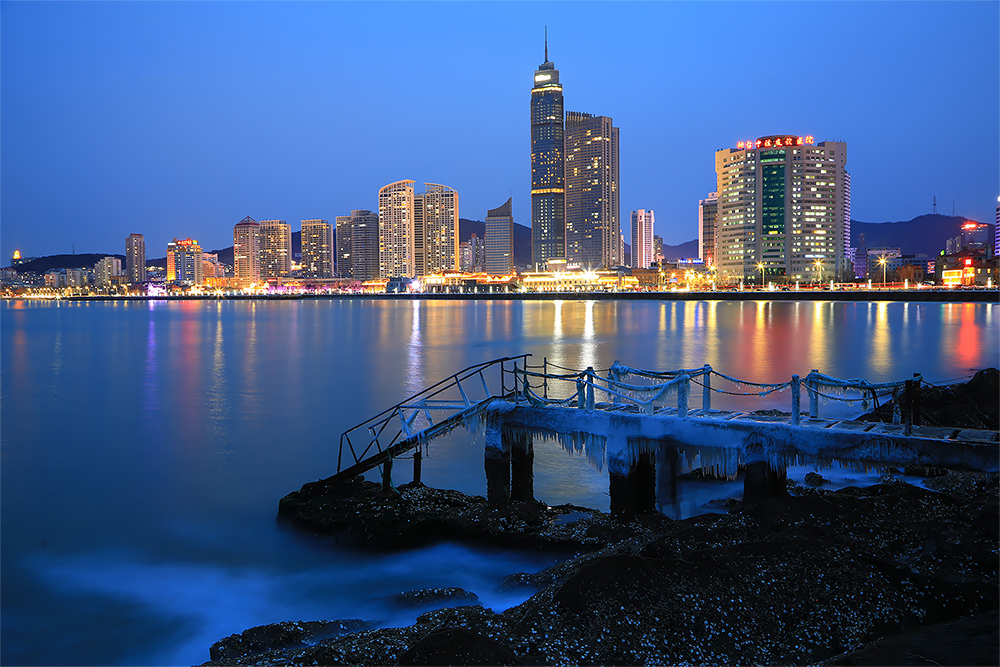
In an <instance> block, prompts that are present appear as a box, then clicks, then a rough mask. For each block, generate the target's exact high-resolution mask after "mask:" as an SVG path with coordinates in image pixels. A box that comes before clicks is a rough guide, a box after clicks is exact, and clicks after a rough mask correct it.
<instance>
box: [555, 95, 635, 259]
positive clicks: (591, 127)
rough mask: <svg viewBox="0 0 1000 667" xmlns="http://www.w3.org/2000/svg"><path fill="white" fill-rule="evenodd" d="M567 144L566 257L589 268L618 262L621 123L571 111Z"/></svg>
mask: <svg viewBox="0 0 1000 667" xmlns="http://www.w3.org/2000/svg"><path fill="white" fill-rule="evenodd" d="M564 150H565V184H566V193H565V202H566V213H565V216H566V259H567V260H568V261H569V262H570V263H575V264H578V265H580V266H581V267H583V268H587V269H597V268H601V267H605V268H611V267H614V266H618V265H620V264H621V263H622V256H621V224H620V217H619V216H620V208H619V203H618V128H617V127H614V126H613V125H612V120H611V119H610V118H608V117H607V116H593V115H591V114H588V113H579V112H575V111H570V112H568V113H567V114H566V130H565V149H564Z"/></svg>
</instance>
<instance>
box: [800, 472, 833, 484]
mask: <svg viewBox="0 0 1000 667" xmlns="http://www.w3.org/2000/svg"><path fill="white" fill-rule="evenodd" d="M829 481H830V480H828V479H825V478H824V477H823V476H822V475H820V474H819V473H815V472H807V473H806V478H805V483H806V484H808V485H809V486H823V485H824V484H826V483H827V482H829Z"/></svg>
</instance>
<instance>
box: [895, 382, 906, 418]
mask: <svg viewBox="0 0 1000 667" xmlns="http://www.w3.org/2000/svg"><path fill="white" fill-rule="evenodd" d="M907 382H909V380H907ZM902 400H903V399H902V397H901V396H900V395H899V389H893V390H892V423H893V424H900V423H902V421H903V415H902V406H901V405H900V403H901V402H902Z"/></svg>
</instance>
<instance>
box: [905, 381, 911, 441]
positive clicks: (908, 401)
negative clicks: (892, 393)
mask: <svg viewBox="0 0 1000 667" xmlns="http://www.w3.org/2000/svg"><path fill="white" fill-rule="evenodd" d="M905 387H906V388H905V389H904V391H903V396H905V398H906V408H905V411H904V413H903V433H904V434H906V435H913V380H907V381H906V384H905Z"/></svg>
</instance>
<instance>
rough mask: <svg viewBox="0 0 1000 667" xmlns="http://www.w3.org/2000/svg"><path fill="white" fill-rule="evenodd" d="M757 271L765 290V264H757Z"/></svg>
mask: <svg viewBox="0 0 1000 667" xmlns="http://www.w3.org/2000/svg"><path fill="white" fill-rule="evenodd" d="M757 270H758V271H760V288H761V289H764V262H757Z"/></svg>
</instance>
